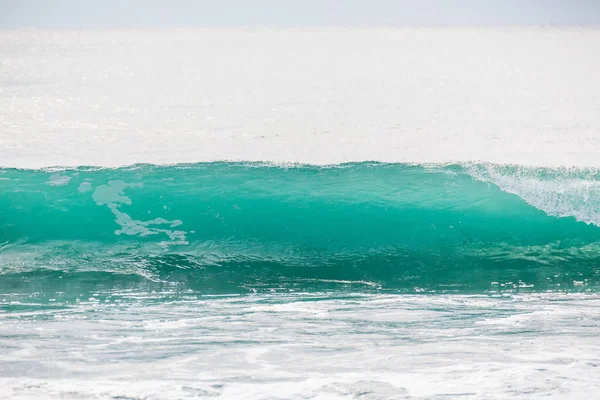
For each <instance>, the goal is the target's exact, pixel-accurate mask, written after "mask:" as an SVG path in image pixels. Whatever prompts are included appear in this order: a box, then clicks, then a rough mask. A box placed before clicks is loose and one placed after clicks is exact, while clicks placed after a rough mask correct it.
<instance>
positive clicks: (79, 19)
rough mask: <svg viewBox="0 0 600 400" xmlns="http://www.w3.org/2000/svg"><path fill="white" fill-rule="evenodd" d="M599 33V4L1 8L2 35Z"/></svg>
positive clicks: (35, 3) (505, 0) (57, 4)
mask: <svg viewBox="0 0 600 400" xmlns="http://www.w3.org/2000/svg"><path fill="white" fill-rule="evenodd" d="M513 24H534V25H540V24H561V25H564V24H567V25H590V24H592V25H599V24H600V0H412V1H411V0H89V1H86V0H0V28H15V27H57V28H87V27H89V28H96V27H194V26H239V25H243V26H249V25H250V26H262V25H268V26H315V25H317V26H323V25H336V26H339V25H350V26H355V25H363V26H373V25H386V26H410V25H513Z"/></svg>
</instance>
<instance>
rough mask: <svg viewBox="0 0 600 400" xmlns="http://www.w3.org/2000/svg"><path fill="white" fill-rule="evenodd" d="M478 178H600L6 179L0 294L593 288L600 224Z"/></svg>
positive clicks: (368, 171) (222, 170) (186, 173)
mask: <svg viewBox="0 0 600 400" xmlns="http://www.w3.org/2000/svg"><path fill="white" fill-rule="evenodd" d="M482 171H488V172H489V171H494V172H496V173H497V174H498V173H501V176H502V177H504V178H506V177H512V178H520V179H521V180H522V181H523V180H525V179H529V180H531V179H534V178H535V179H536V181H535V182H536V183H537V184H538V186H539V185H540V183H546V184H547V183H548V182H550V183H552V182H554V181H557V182H559V183H560V182H561V180H563V181H564V180H565V179H567V178H570V179H573V178H574V177H579V178H581V179H584V178H585V179H586V181H585V182H587V184H588V186H589V184H590V182H592V183H594V182H595V181H596V180H597V179H599V176H598V175H597V174H596V173H595V172H594V171H589V170H588V171H569V170H548V169H526V168H523V167H516V166H490V165H485V164H483V165H477V164H474V165H468V166H461V165H446V166H435V165H430V166H427V165H425V166H423V165H405V164H378V163H355V164H344V165H336V166H329V167H316V166H305V165H290V166H275V165H268V164H260V163H208V164H192V165H174V166H153V165H136V166H133V167H126V168H117V169H95V168H86V167H81V168H77V169H63V170H54V171H52V170H17V169H3V170H0V179H1V180H0V246H1V247H0V251H1V252H0V274H1V277H2V280H1V281H0V287H1V289H2V291H4V292H6V291H15V292H19V293H27V292H31V291H34V292H38V293H50V295H51V296H52V297H55V293H56V292H60V293H63V294H64V296H65V298H67V297H69V295H71V294H72V293H74V292H77V295H79V294H80V293H79V292H82V291H85V292H93V291H97V290H98V287H102V288H110V287H111V286H114V287H115V288H140V287H141V288H145V289H148V290H163V289H164V288H165V287H167V288H169V290H179V291H182V292H185V291H190V290H191V291H194V292H198V293H201V294H234V293H237V294H244V293H253V292H259V291H269V292H272V291H286V292H293V291H315V290H329V289H331V290H350V291H359V292H373V291H388V292H401V293H415V292H443V293H446V292H455V293H488V292H497V291H506V290H513V291H514V290H517V291H546V290H558V291H561V290H575V291H581V290H584V291H586V290H587V291H589V290H595V289H596V286H597V284H598V280H599V278H600V274H599V267H598V260H599V257H600V247H599V246H597V245H596V244H597V243H598V242H599V241H600V228H598V227H597V226H595V225H594V224H593V223H586V221H578V220H577V218H576V216H577V215H574V216H562V217H560V216H556V215H551V213H549V212H547V211H544V210H543V209H541V208H536V207H535V206H534V205H532V204H529V203H528V202H527V201H526V200H525V199H523V198H521V197H519V195H517V194H514V193H508V192H506V191H503V190H502V189H501V188H500V186H499V185H498V184H495V183H493V182H490V179H487V178H485V177H483V175H482ZM488 175H489V173H488ZM500 181H501V180H500ZM570 182H571V181H570ZM530 186H531V184H530ZM564 192H565V189H563V190H562V192H557V193H552V194H547V193H546V194H545V195H546V196H547V197H549V198H550V200H551V199H552V198H554V199H555V200H556V198H557V196H560V195H561V193H562V196H563V197H564V199H562V200H561V201H564V202H569V201H570V202H577V201H579V202H580V203H582V205H581V207H579V208H578V209H577V210H579V211H580V214H581V209H582V207H588V208H589V207H593V206H600V203H599V204H598V205H596V204H594V203H593V200H594V199H589V198H588V199H587V200H586V199H577V198H575V199H573V196H571V197H569V196H567V195H566V194H565V193H564ZM542 194H544V193H542ZM552 196H553V197H552ZM588 197H589V194H588ZM586 201H587V202H586ZM546 203H548V201H546ZM555 203H556V201H555ZM559 205H560V204H559ZM555 208H556V207H555ZM562 208H563V209H564V208H565V206H564V205H562Z"/></svg>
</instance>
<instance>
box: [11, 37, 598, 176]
mask: <svg viewBox="0 0 600 400" xmlns="http://www.w3.org/2000/svg"><path fill="white" fill-rule="evenodd" d="M599 42H600V29H597V28H489V29H479V28H441V29H425V28H423V29H414V28H410V29H342V28H336V29H333V28H332V29H284V30H275V29H204V30H169V31H162V30H145V31H35V30H16V31H3V32H0V60H1V61H0V93H1V96H0V126H1V127H2V128H1V129H0V165H2V166H16V167H36V168H37V167H44V166H50V165H64V166H67V165H102V166H113V165H122V164H132V163H139V162H152V163H176V162H196V161H210V160H223V159H226V160H263V161H265V160H268V161H274V162H308V163H315V164H329V163H336V162H343V161H362V160H379V161H409V162H410V161H412V162H425V161H427V162H444V161H472V160H483V161H490V162H497V163H518V164H530V165H532V164H533V165H587V166H591V165H594V166H600V157H598V156H597V155H598V153H599V150H600V135H599V132H600V112H599V109H598V107H599V104H600V79H598V78H597V77H598V71H600V46H598V45H597V43H599Z"/></svg>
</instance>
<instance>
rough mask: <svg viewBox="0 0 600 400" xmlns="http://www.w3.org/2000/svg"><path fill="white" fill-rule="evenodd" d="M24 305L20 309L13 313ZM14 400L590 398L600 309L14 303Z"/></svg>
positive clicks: (579, 300)
mask: <svg viewBox="0 0 600 400" xmlns="http://www.w3.org/2000/svg"><path fill="white" fill-rule="evenodd" d="M10 302H13V304H7V303H10ZM1 309H2V313H1V314H0V318H1V321H2V323H1V324H0V343H1V346H2V351H1V352H0V375H1V377H0V385H1V387H2V391H3V397H5V398H69V399H72V398H77V399H79V398H81V399H88V398H89V399H97V398H100V399H188V398H189V399H191V398H204V397H207V398H208V397H211V398H212V397H217V396H222V397H224V398H249V399H263V398H269V399H335V398H360V399H448V398H465V399H492V398H570V399H585V398H590V395H591V394H593V393H597V391H598V390H600V379H599V376H600V374H599V373H598V370H599V367H600V356H599V354H600V344H599V342H598V335H597V334H598V332H599V330H600V313H599V312H598V310H599V309H600V298H599V297H598V296H597V295H590V294H558V293H554V294H528V295H510V296H503V297H490V296H481V295H479V296H465V295H377V294H345V295H344V294H339V293H298V294H286V295H279V294H256V295H246V296H234V297H217V298H210V297H209V298H203V297H198V296H197V295H196V294H193V293H188V295H187V296H183V295H174V294H172V293H168V292H165V293H143V292H135V291H123V292H110V291H108V292H99V293H96V294H95V295H94V297H93V298H88V299H80V300H79V302H78V303H77V304H73V305H65V304H62V303H57V302H56V303H52V304H47V303H37V302H35V300H29V301H25V302H18V300H17V299H16V298H11V296H6V295H4V296H2V308H1Z"/></svg>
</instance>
